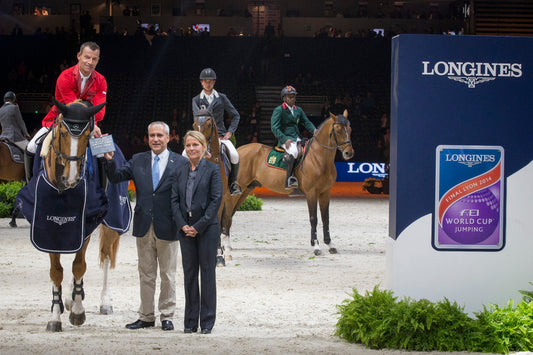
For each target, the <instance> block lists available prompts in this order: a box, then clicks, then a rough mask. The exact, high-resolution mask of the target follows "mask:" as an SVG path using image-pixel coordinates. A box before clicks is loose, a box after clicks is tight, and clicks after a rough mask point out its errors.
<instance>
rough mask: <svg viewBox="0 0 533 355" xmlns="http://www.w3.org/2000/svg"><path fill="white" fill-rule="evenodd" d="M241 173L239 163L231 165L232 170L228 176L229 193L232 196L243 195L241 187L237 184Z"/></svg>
mask: <svg viewBox="0 0 533 355" xmlns="http://www.w3.org/2000/svg"><path fill="white" fill-rule="evenodd" d="M238 173H239V163H237V164H233V163H232V164H231V170H230V172H229V176H228V185H229V193H230V194H231V195H240V194H241V193H242V191H241V186H240V185H239V183H238V182H237V174H238Z"/></svg>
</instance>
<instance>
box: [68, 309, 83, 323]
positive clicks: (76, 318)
mask: <svg viewBox="0 0 533 355" xmlns="http://www.w3.org/2000/svg"><path fill="white" fill-rule="evenodd" d="M68 319H69V320H70V324H72V325H82V324H83V323H85V312H83V313H80V314H74V313H70V316H69V317H68Z"/></svg>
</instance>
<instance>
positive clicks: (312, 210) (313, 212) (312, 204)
mask: <svg viewBox="0 0 533 355" xmlns="http://www.w3.org/2000/svg"><path fill="white" fill-rule="evenodd" d="M316 202H317V201H316V197H314V196H308V197H307V210H308V211H309V222H311V246H313V247H314V253H315V255H320V254H321V251H320V246H319V245H318V238H317V235H316V225H317V222H318V219H317V208H316V207H317V203H316Z"/></svg>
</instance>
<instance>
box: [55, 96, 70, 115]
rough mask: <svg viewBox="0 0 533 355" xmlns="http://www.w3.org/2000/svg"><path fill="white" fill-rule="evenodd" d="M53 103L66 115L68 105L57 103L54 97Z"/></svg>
mask: <svg viewBox="0 0 533 355" xmlns="http://www.w3.org/2000/svg"><path fill="white" fill-rule="evenodd" d="M52 102H53V103H54V105H56V107H57V109H58V110H59V112H61V113H63V114H64V113H65V112H66V111H67V105H64V104H62V103H61V102H59V101H57V99H56V98H55V97H54V96H52Z"/></svg>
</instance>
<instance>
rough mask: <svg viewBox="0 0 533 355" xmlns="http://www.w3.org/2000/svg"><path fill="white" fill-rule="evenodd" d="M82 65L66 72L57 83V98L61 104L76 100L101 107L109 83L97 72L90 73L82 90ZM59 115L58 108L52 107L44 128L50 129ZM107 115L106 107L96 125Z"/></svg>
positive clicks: (96, 118)
mask: <svg viewBox="0 0 533 355" xmlns="http://www.w3.org/2000/svg"><path fill="white" fill-rule="evenodd" d="M79 67H80V63H78V64H76V65H75V66H73V67H70V68H68V69H66V70H64V71H63V72H62V73H61V74H60V75H59V77H58V78H57V82H56V91H55V97H56V99H57V100H58V101H59V102H62V103H64V104H68V103H70V102H72V101H74V100H76V99H82V100H84V101H89V102H92V104H93V106H96V105H99V104H101V103H102V102H105V101H106V93H107V82H106V80H105V78H104V76H103V75H102V74H100V73H98V72H97V71H96V70H93V71H92V72H90V74H89V76H88V78H87V79H86V80H87V82H86V83H85V87H84V89H83V91H81V92H80V89H81V81H82V74H81V71H80V68H79ZM57 115H59V111H58V110H57V107H55V106H52V108H51V109H50V112H48V114H47V115H46V116H45V117H44V119H43V127H50V126H51V125H52V122H53V121H54V119H55V118H56V116H57ZM104 115H105V106H104V108H103V109H102V110H100V111H99V112H98V113H97V114H96V115H94V121H95V123H98V122H100V121H101V120H102V119H103V118H104ZM95 128H96V127H95Z"/></svg>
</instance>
